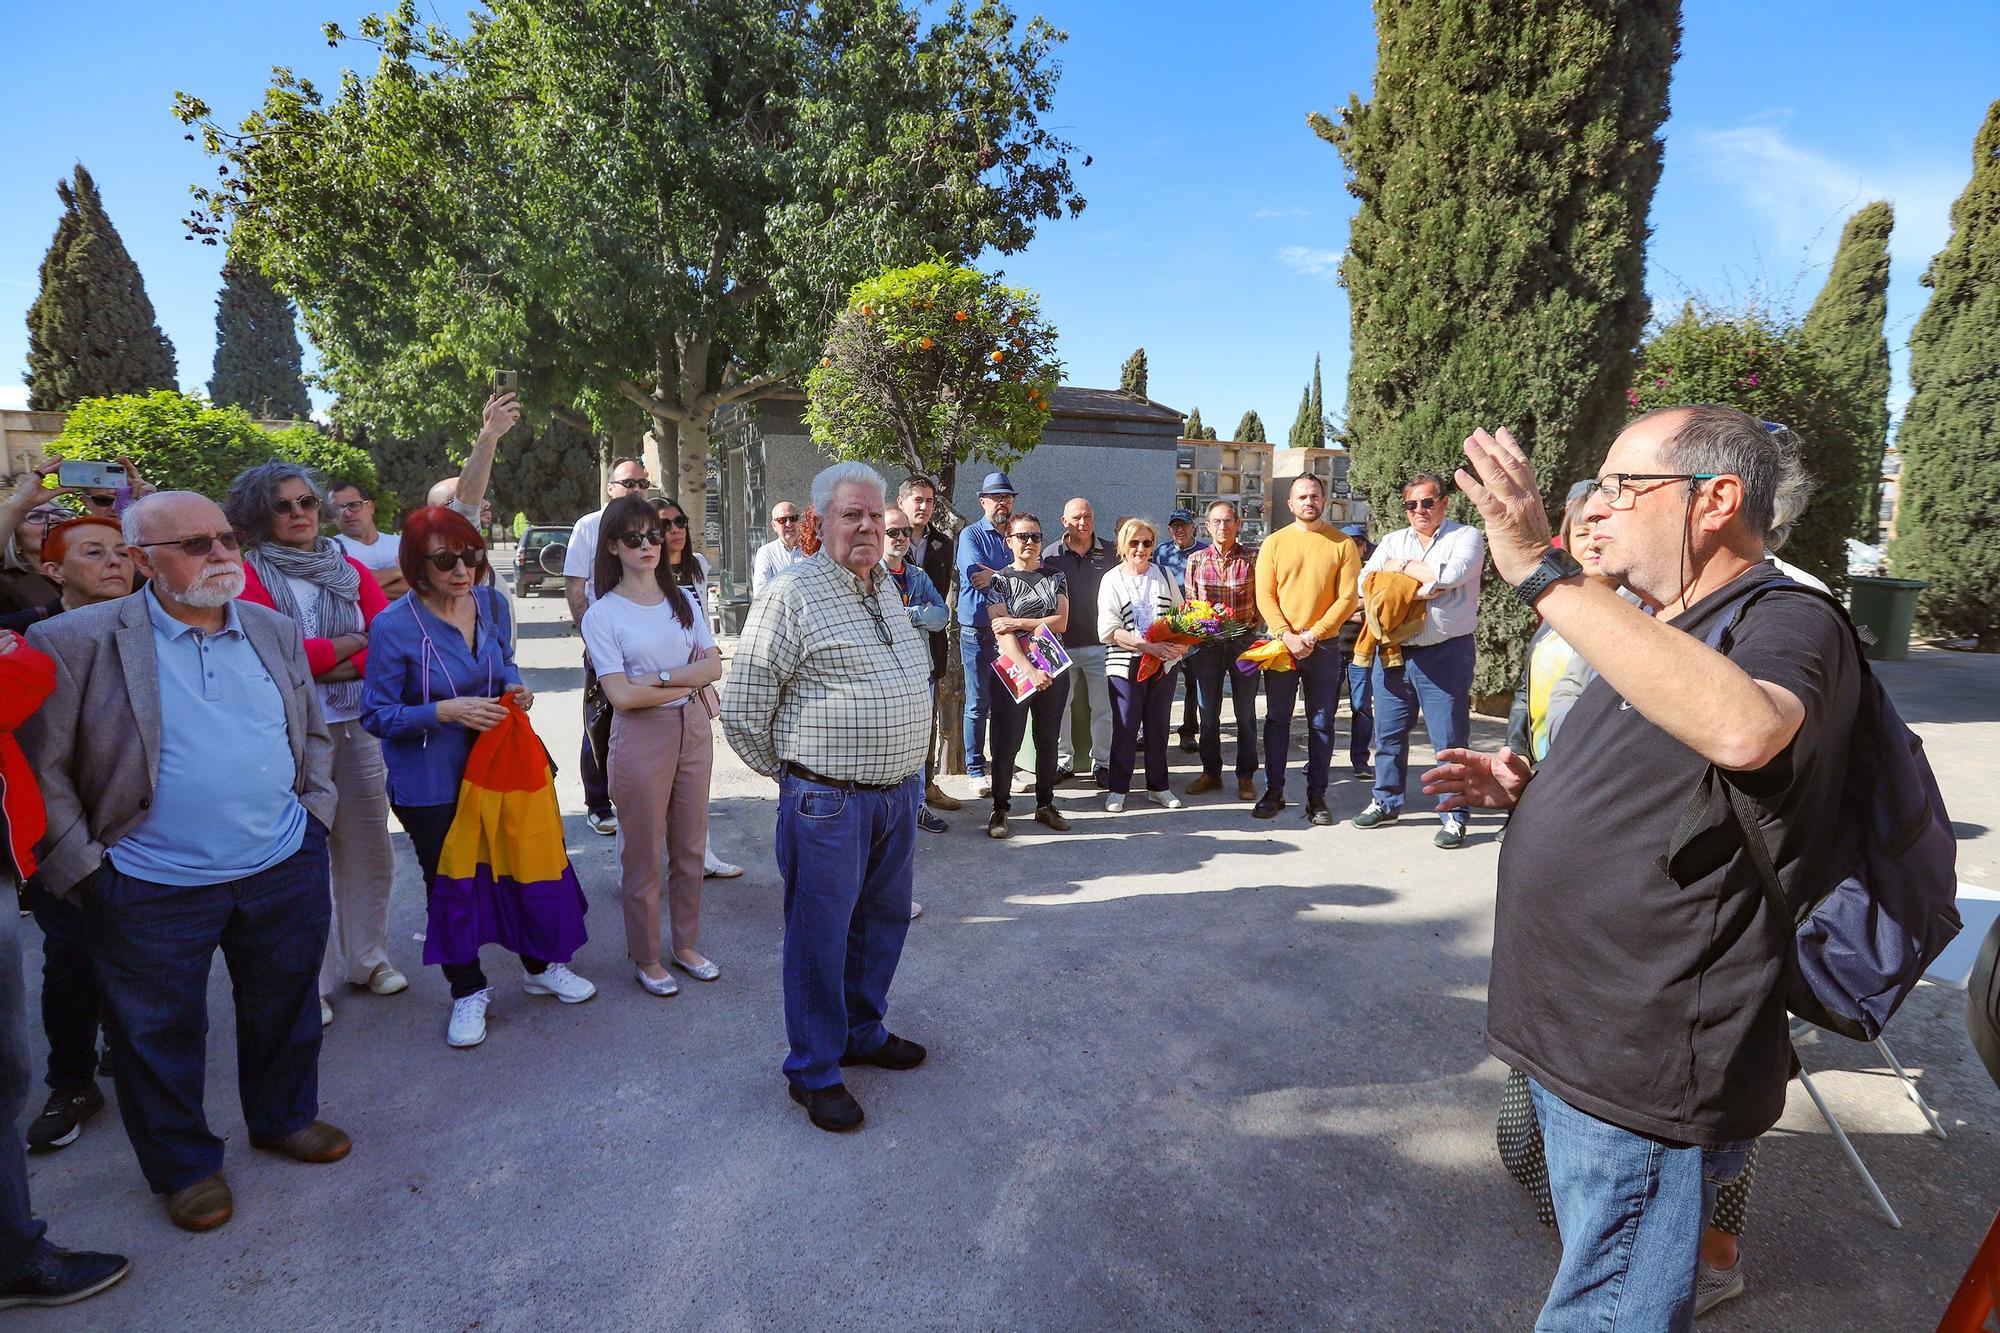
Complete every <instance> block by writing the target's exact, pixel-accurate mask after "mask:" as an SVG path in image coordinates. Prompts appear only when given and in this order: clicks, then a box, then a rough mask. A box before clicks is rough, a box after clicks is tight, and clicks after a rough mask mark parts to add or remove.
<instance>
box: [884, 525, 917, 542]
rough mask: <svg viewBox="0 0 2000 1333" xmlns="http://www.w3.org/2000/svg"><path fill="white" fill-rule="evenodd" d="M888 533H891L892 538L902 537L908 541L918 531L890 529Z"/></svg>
mask: <svg viewBox="0 0 2000 1333" xmlns="http://www.w3.org/2000/svg"><path fill="white" fill-rule="evenodd" d="M887 531H888V533H889V535H890V536H891V537H900V538H903V539H905V540H907V539H908V538H909V537H910V535H911V534H912V533H914V532H915V531H916V529H915V528H890V529H888V530H887Z"/></svg>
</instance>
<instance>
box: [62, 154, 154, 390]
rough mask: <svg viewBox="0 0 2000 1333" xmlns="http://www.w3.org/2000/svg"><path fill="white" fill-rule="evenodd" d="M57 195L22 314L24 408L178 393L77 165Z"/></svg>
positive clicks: (91, 184)
mask: <svg viewBox="0 0 2000 1333" xmlns="http://www.w3.org/2000/svg"><path fill="white" fill-rule="evenodd" d="M56 196H57V197H58V198H59V199H61V200H62V205H63V215H62V218H61V220H60V221H58V222H57V223H56V234H55V239H54V240H53V241H52V242H50V244H49V249H48V253H47V254H46V255H45V256H43V258H42V286H41V291H40V293H39V294H38V295H37V296H36V297H35V303H34V304H33V305H32V306H30V307H29V308H28V406H29V407H30V408H32V409H34V410H35V411H38V412H52V411H59V410H61V409H63V408H67V407H72V406H74V405H75V404H77V403H79V402H81V401H83V400H84V399H86V398H103V397H109V396H111V395H115V394H124V393H144V392H146V391H147V390H150V389H172V388H174V387H176V384H177V381H176V380H175V378H174V345H173V344H172V343H170V342H168V341H167V335H166V334H164V333H162V332H161V331H160V325H159V321H158V320H157V319H155V318H154V315H153V302H152V300H151V298H149V297H148V296H147V295H146V281H145V279H144V278H142V277H140V276H139V266H138V265H137V264H135V263H133V262H132V256H131V254H130V253H128V252H127V251H126V249H125V242H124V240H123V239H121V238H120V237H119V235H118V229H117V228H116V227H114V226H112V225H111V218H110V216H109V215H107V214H106V213H105V211H104V199H103V197H102V196H101V195H100V194H99V193H98V192H97V182H96V181H95V180H93V179H92V178H91V175H90V173H89V172H88V171H85V170H84V168H83V164H82V163H81V162H79V163H77V165H76V172H75V174H74V175H73V176H72V177H71V178H70V179H69V180H66V181H57V182H56Z"/></svg>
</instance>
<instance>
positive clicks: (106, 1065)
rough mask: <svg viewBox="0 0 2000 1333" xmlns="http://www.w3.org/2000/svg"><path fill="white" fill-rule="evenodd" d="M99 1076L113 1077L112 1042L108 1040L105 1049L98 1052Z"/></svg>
mask: <svg viewBox="0 0 2000 1333" xmlns="http://www.w3.org/2000/svg"><path fill="white" fill-rule="evenodd" d="M97 1076H98V1077H99V1078H110V1077H111V1043H110V1042H108V1041H107V1042H105V1043H104V1049H103V1050H101V1051H99V1052H98V1053H97Z"/></svg>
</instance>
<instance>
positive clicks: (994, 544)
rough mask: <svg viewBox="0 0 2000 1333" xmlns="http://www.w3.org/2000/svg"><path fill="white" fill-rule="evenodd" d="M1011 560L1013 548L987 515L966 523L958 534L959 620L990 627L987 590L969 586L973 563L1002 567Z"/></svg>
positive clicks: (980, 627)
mask: <svg viewBox="0 0 2000 1333" xmlns="http://www.w3.org/2000/svg"><path fill="white" fill-rule="evenodd" d="M1013 563H1014V554H1013V552H1011V551H1009V550H1008V549H1007V539H1006V538H1005V537H1002V536H1001V535H1000V533H999V530H998V529H996V528H995V527H994V526H993V524H992V522H991V521H990V520H988V519H983V518H982V519H980V520H979V521H978V522H977V523H968V524H966V526H965V527H964V529H963V530H962V531H960V532H959V534H958V623H959V624H960V625H961V626H964V627H966V628H968V629H980V630H984V629H987V628H989V620H990V617H991V613H990V612H989V611H988V610H987V606H988V603H987V601H986V594H985V593H983V592H981V591H980V590H979V589H977V588H975V587H973V586H972V567H973V566H974V565H984V566H986V567H987V568H988V569H1005V568H1007V566H1009V565H1011V564H1013Z"/></svg>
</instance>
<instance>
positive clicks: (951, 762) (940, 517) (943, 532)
mask: <svg viewBox="0 0 2000 1333" xmlns="http://www.w3.org/2000/svg"><path fill="white" fill-rule="evenodd" d="M911 470H912V471H917V470H919V469H916V468H912V469H911ZM957 476H958V464H957V463H956V462H952V461H947V462H946V463H945V465H944V466H943V467H942V468H940V469H939V470H938V475H937V478H936V481H937V486H936V488H935V489H936V492H937V509H936V511H935V512H934V513H933V514H932V515H931V528H932V530H933V531H934V532H935V533H937V534H938V535H939V536H941V537H942V538H943V539H944V540H946V541H948V542H951V543H952V544H953V545H954V546H955V545H956V544H957V542H958V534H959V531H960V529H962V528H964V526H965V519H964V517H963V516H962V515H960V514H959V512H958V511H957V510H956V509H954V508H952V504H951V488H952V483H953V481H954V480H955V479H956V478H957ZM948 582H949V584H950V586H949V587H946V588H940V589H938V591H939V592H940V593H942V594H943V595H944V604H945V605H946V606H948V607H950V608H951V611H952V623H951V624H949V625H947V626H946V627H945V638H946V648H947V651H946V653H945V658H944V678H943V679H942V680H940V681H938V688H937V712H936V714H935V717H934V719H933V723H932V731H931V762H932V766H933V767H934V769H935V770H936V771H937V772H938V773H951V774H962V773H964V772H965V666H964V664H963V663H962V662H961V661H960V660H959V655H958V623H957V622H958V561H957V560H956V559H953V561H952V569H951V578H950V579H949V580H948Z"/></svg>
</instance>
